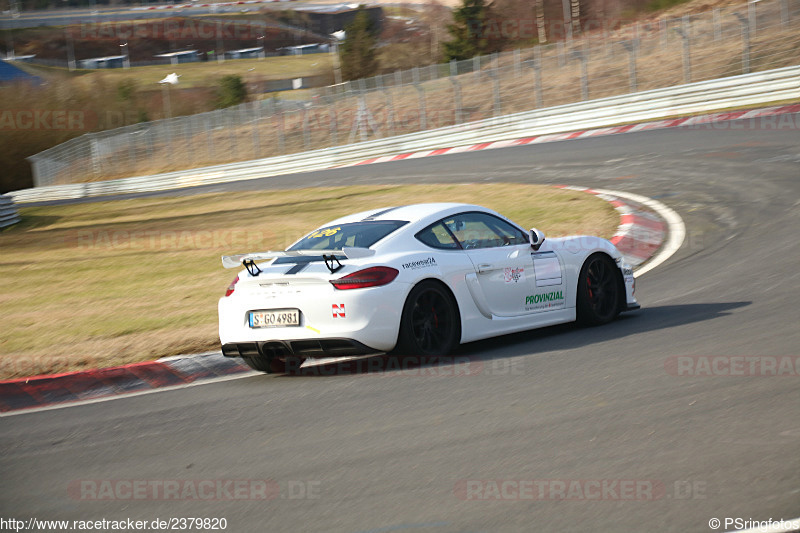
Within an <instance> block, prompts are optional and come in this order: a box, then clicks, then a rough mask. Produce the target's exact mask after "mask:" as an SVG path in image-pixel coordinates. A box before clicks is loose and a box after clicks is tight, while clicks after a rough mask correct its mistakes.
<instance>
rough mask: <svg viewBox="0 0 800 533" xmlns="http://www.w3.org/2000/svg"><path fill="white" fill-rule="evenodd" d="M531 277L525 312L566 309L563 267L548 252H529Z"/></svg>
mask: <svg viewBox="0 0 800 533" xmlns="http://www.w3.org/2000/svg"><path fill="white" fill-rule="evenodd" d="M531 259H532V260H533V276H532V285H533V289H532V291H531V293H530V294H529V295H528V296H526V297H525V310H526V311H527V312H530V313H542V312H545V311H555V310H558V309H563V308H564V307H566V292H565V287H566V279H565V276H564V265H563V264H562V262H561V260H560V259H559V257H558V255H557V254H556V253H555V252H553V251H550V250H541V251H536V252H531Z"/></svg>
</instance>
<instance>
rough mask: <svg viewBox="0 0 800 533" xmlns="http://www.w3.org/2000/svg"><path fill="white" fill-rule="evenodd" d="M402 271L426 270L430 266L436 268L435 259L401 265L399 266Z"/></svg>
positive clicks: (428, 258) (427, 258) (430, 258)
mask: <svg viewBox="0 0 800 533" xmlns="http://www.w3.org/2000/svg"><path fill="white" fill-rule="evenodd" d="M401 266H402V267H403V270H409V269H410V270H417V269H418V268H428V267H432V266H436V259H434V258H433V257H426V258H425V259H420V260H419V261H411V262H409V263H403V264H402V265H401Z"/></svg>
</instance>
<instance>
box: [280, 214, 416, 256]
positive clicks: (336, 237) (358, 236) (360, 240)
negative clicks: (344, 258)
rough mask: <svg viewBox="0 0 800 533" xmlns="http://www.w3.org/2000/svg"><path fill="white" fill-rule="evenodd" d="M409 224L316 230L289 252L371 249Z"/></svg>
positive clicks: (387, 222) (365, 223)
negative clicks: (345, 248)
mask: <svg viewBox="0 0 800 533" xmlns="http://www.w3.org/2000/svg"><path fill="white" fill-rule="evenodd" d="M406 224H408V221H405V220H367V221H361V222H351V223H349V224H337V225H335V226H326V227H324V228H320V229H317V230H314V231H313V232H311V233H309V234H308V235H306V236H305V237H304V238H303V239H302V240H301V241H299V242H297V243H296V244H293V245H292V246H290V247H289V248H288V250H341V249H342V248H344V247H345V246H346V247H348V248H369V247H370V246H372V245H373V244H375V243H376V242H378V241H379V240H381V239H383V238H384V237H386V236H387V235H389V234H390V233H392V232H394V231H396V230H397V229H398V228H401V227H403V226H405V225H406ZM315 260H316V261H321V260H322V258H321V257H309V256H307V257H304V258H299V257H282V258H279V259H276V260H275V263H274V264H281V263H298V262H305V261H315Z"/></svg>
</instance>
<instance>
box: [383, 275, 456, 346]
mask: <svg viewBox="0 0 800 533" xmlns="http://www.w3.org/2000/svg"><path fill="white" fill-rule="evenodd" d="M460 340H461V318H460V316H459V314H458V305H457V304H456V301H455V299H454V298H453V295H452V294H451V293H450V291H449V290H448V289H447V288H446V287H445V286H444V285H442V284H441V283H438V282H435V281H431V280H427V281H422V282H420V283H419V284H417V285H416V286H415V287H414V288H413V289H411V292H410V293H409V295H408V298H406V302H405V305H403V314H402V317H401V319H400V333H399V335H398V338H397V347H396V348H395V349H394V351H393V352H392V353H393V355H397V356H403V357H409V356H418V357H431V356H442V355H447V354H448V353H450V352H451V351H452V350H453V349H454V348H455V347H456V346H458V343H459V341H460Z"/></svg>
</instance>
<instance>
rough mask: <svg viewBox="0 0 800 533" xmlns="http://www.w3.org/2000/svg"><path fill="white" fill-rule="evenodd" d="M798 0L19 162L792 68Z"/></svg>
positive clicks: (174, 164) (215, 146)
mask: <svg viewBox="0 0 800 533" xmlns="http://www.w3.org/2000/svg"><path fill="white" fill-rule="evenodd" d="M799 30H800V0H772V1H761V2H759V3H755V2H749V3H747V4H743V5H741V6H740V8H738V9H737V8H735V7H734V8H727V9H725V10H722V9H714V10H713V11H709V12H706V13H703V14H701V15H693V16H686V17H683V18H679V19H660V20H656V21H652V22H649V23H638V24H634V25H629V26H626V27H624V28H622V29H621V30H617V31H614V32H609V31H603V32H596V33H594V34H591V35H587V36H586V37H584V38H582V39H573V40H572V41H571V42H570V43H569V45H568V44H565V43H564V42H559V43H556V44H551V45H546V46H538V47H535V48H532V49H528V50H516V51H513V52H508V53H503V54H497V55H493V56H484V57H476V58H473V59H471V60H467V61H461V62H451V63H449V64H441V65H432V66H429V67H424V68H415V69H412V70H407V71H398V72H395V73H393V74H387V75H383V76H377V77H374V78H369V79H363V80H358V81H354V82H347V83H344V84H339V85H335V86H330V87H326V88H324V89H322V90H319V91H318V92H317V94H316V95H315V96H314V97H313V98H312V99H311V100H310V101H290V100H278V99H274V98H273V99H267V100H258V101H254V102H249V103H246V104H242V105H240V106H237V107H232V108H228V109H224V110H219V111H214V112H210V113H202V114H198V115H192V116H185V117H179V118H173V119H167V120H159V121H155V122H148V123H142V124H136V125H133V126H127V127H124V128H118V129H115V130H109V131H104V132H101V133H92V134H86V135H83V136H81V137H77V138H75V139H72V140H71V141H68V142H66V143H63V144H61V145H58V146H56V147H54V148H51V149H49V150H46V151H44V152H41V153H39V154H36V155H35V156H32V157H31V158H30V160H31V162H32V164H33V169H34V180H35V184H36V185H37V186H41V185H50V184H63V183H75V182H85V181H96V180H104V179H111V178H121V177H126V176H136V175H148V174H154V173H159V172H167V171H172V170H179V169H188V168H196V167H202V166H208V165H213V164H221V163H228V162H234V161H246V160H250V159H258V158H263V157H269V156H276V155H282V154H291V153H297V152H302V151H307V150H313V149H321V148H326V147H333V146H337V145H342V144H350V143H354V142H360V141H365V140H369V139H375V138H380V137H387V136H394V135H399V134H404V133H412V132H417V131H422V130H427V129H432V128H438V127H442V126H451V125H457V124H463V123H467V122H470V121H474V120H481V119H486V118H490V117H496V116H501V115H506V114H510V113H514V112H518V111H526V110H530V109H535V108H541V107H552V106H557V105H561V104H568V103H573V102H578V101H581V100H587V99H595V98H602V97H605V96H612V95H619V94H625V93H629V92H637V91H644V90H648V89H656V88H663V87H669V86H674V85H680V84H683V83H689V82H694V81H702V80H709V79H715V78H721V77H726V76H733V75H737V74H746V73H749V72H757V71H764V70H769V69H773V68H779V67H783V66H789V65H796V64H799V63H800V31H799Z"/></svg>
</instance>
